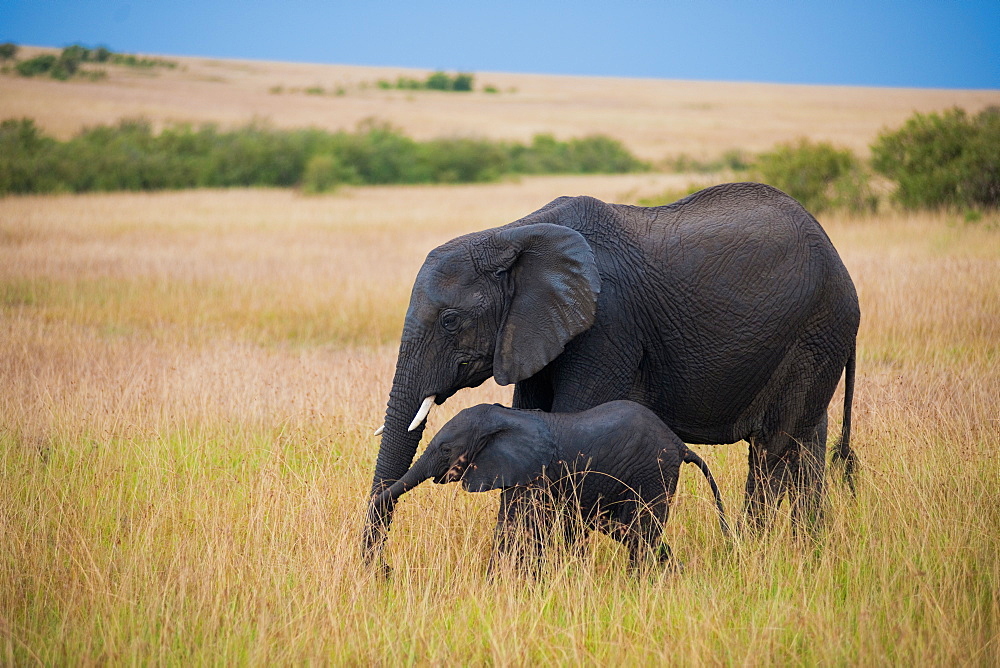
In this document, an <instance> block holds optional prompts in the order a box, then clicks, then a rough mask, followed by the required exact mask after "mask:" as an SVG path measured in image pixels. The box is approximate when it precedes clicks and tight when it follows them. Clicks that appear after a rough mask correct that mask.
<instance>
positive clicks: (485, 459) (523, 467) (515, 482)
mask: <svg viewBox="0 0 1000 668" xmlns="http://www.w3.org/2000/svg"><path fill="white" fill-rule="evenodd" d="M501 410H503V411H505V412H508V413H511V417H512V418H513V419H512V420H511V423H510V424H507V425H504V426H502V427H500V428H499V429H498V430H496V431H494V432H493V433H491V434H490V435H489V436H488V437H487V438H486V440H485V443H484V444H483V446H482V447H481V448H480V450H479V452H477V453H476V455H475V456H474V457H473V458H472V461H471V462H470V463H469V466H468V468H466V470H465V474H464V475H463V476H462V485H463V486H464V487H465V489H467V490H468V491H470V492H488V491H489V490H491V489H503V488H505V487H516V486H523V485H527V484H528V483H530V482H531V481H532V480H534V479H535V478H538V477H539V476H540V475H542V472H543V470H544V469H545V467H546V466H549V465H551V464H552V461H553V460H554V459H555V457H556V444H555V440H554V439H553V437H552V432H550V431H549V428H548V426H547V425H546V424H545V423H544V422H543V421H542V420H541V419H539V418H537V417H533V416H530V415H527V414H525V413H524V412H522V411H513V410H511V409H501Z"/></svg>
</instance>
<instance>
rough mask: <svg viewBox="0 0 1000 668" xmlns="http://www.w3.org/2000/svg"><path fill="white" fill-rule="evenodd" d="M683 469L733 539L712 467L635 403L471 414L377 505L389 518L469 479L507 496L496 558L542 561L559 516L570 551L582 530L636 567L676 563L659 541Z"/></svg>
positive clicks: (453, 424) (444, 432)
mask: <svg viewBox="0 0 1000 668" xmlns="http://www.w3.org/2000/svg"><path fill="white" fill-rule="evenodd" d="M681 462H691V463H694V464H697V465H698V468H700V469H701V471H702V473H704V474H705V477H706V478H707V479H708V483H709V485H711V487H712V493H713V494H714V495H715V503H716V507H717V508H718V512H719V524H720V526H721V527H722V531H723V533H724V534H726V535H728V533H729V530H728V524H727V522H726V517H725V511H724V510H723V507H722V499H721V498H720V496H719V488H718V486H717V485H716V484H715V480H714V479H713V477H712V473H711V471H709V469H708V465H707V464H706V463H705V461H704V460H702V459H701V457H699V456H698V455H697V454H695V453H694V452H692V451H691V450H689V449H688V448H687V446H685V445H684V443H682V442H681V440H680V439H679V438H678V437H677V436H676V435H675V434H674V433H673V432H672V431H671V430H670V429H669V428H668V427H667V426H666V425H665V424H664V423H663V422H662V421H661V420H660V419H659V418H658V417H657V416H656V415H655V414H654V413H653V412H652V411H650V410H649V409H648V408H645V407H643V406H641V405H639V404H637V403H635V402H632V401H612V402H610V403H606V404H603V405H601V406H597V407H596V408H592V409H590V410H588V411H584V412H582V413H543V412H541V411H534V410H517V409H511V408H505V407H503V406H500V405H492V406H491V405H488V404H481V405H479V406H473V407H472V408H467V409H465V410H464V411H462V412H460V413H459V414H458V415H456V416H455V417H454V418H452V420H451V421H449V422H448V424H446V425H445V426H444V427H442V429H441V431H439V432H438V433H437V435H436V436H435V437H434V438H433V440H432V441H431V442H430V444H429V445H428V446H427V449H426V450H425V451H424V453H423V455H421V456H420V458H419V459H418V460H417V461H416V462H414V463H413V466H412V467H411V468H410V470H409V471H407V472H406V474H404V475H403V477H402V478H400V479H399V480H398V481H397V482H395V483H394V484H393V485H392V486H390V487H389V488H387V489H386V490H385V491H384V492H383V493H382V495H381V496H380V497H379V499H378V501H377V503H376V504H374V505H376V506H377V505H381V506H382V508H384V509H385V510H391V509H392V506H394V505H395V503H396V501H397V500H398V499H399V497H400V496H401V495H402V494H403V493H404V492H406V491H408V490H410V489H412V488H413V487H416V486H417V485H419V484H420V483H421V482H423V481H424V480H426V479H428V478H433V479H434V482H437V483H447V482H453V481H457V480H461V481H462V484H463V485H464V486H465V489H467V490H469V491H470V492H484V491H487V490H492V489H502V490H503V493H502V494H501V497H500V504H501V505H500V516H499V521H498V523H497V536H496V539H497V540H496V549H497V552H498V554H500V555H505V554H508V553H511V552H516V553H517V556H519V557H520V558H523V557H524V556H525V554H526V552H525V549H524V548H528V550H530V551H531V552H534V553H535V554H536V555H537V556H541V550H542V549H543V545H544V543H545V540H546V538H547V536H548V535H549V533H550V529H551V528H552V526H553V523H554V520H555V519H556V513H557V512H560V511H563V512H567V511H568V512H569V513H571V515H570V516H569V517H567V518H566V521H565V522H564V523H563V526H564V531H565V538H566V539H567V540H568V541H569V542H570V544H571V545H573V544H576V543H577V542H578V540H579V538H580V534H581V531H582V529H583V528H592V529H598V530H601V531H604V532H605V533H607V534H609V535H611V536H612V537H614V538H615V539H617V540H619V541H621V542H622V543H623V544H625V546H626V547H627V548H628V550H629V557H630V560H631V563H632V565H633V567H636V568H637V567H639V566H640V565H642V564H643V563H645V562H646V560H648V559H650V558H651V557H653V556H654V555H656V556H657V557H658V559H659V561H661V562H662V561H667V560H669V559H670V549H669V548H668V547H667V546H666V545H662V544H661V542H660V541H661V538H662V534H663V526H664V524H665V523H666V521H667V514H668V511H669V504H670V499H671V497H672V496H673V494H674V492H675V491H676V490H677V479H678V476H679V473H680V465H681ZM579 520H582V522H581V521H579ZM519 538H520V539H526V540H525V542H523V543H519V542H518V539H519Z"/></svg>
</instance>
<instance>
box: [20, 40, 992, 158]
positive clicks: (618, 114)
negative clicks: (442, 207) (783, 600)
mask: <svg viewBox="0 0 1000 668" xmlns="http://www.w3.org/2000/svg"><path fill="white" fill-rule="evenodd" d="M33 52H34V51H33V50H31V49H27V50H26V51H25V53H26V55H29V54H30V53H33ZM170 59H171V60H176V61H177V62H179V63H180V65H181V66H180V67H179V68H177V69H175V70H164V69H154V70H152V71H136V70H134V69H129V68H125V67H107V68H105V69H106V70H107V72H108V76H107V78H106V79H104V80H101V81H96V82H91V81H76V80H74V81H69V82H59V81H53V80H51V79H24V78H20V77H16V76H10V75H8V76H0V118H10V117H21V116H28V117H31V118H35V119H37V121H38V122H39V124H40V125H41V127H42V128H44V129H45V130H46V131H48V132H50V133H54V134H55V135H56V136H58V137H60V138H67V137H69V136H72V135H73V134H74V133H76V132H78V131H79V130H80V129H81V128H82V127H85V126H93V125H98V124H108V123H116V122H117V121H118V120H119V119H120V118H123V117H135V116H144V117H147V118H149V119H150V120H151V121H153V122H154V124H156V125H158V126H162V125H164V124H170V123H178V122H190V123H194V124H201V123H206V122H214V123H219V124H221V125H222V126H224V127H233V126H238V125H243V124H246V123H249V122H251V121H254V120H264V121H267V122H270V123H272V124H274V125H275V126H277V127H282V128H298V127H304V126H315V127H320V128H325V129H329V130H338V129H347V130H353V129H354V127H355V126H356V125H357V124H358V122H360V121H361V120H363V119H365V118H369V117H377V118H380V119H385V120H388V121H390V122H391V123H392V124H393V125H395V126H397V127H400V128H403V129H404V130H405V131H406V132H408V133H409V134H411V135H412V136H414V137H415V138H418V139H428V138H432V137H439V136H451V135H460V136H484V137H489V138H494V139H512V140H518V141H530V139H531V137H532V136H534V135H535V134H537V133H541V132H549V133H553V134H555V135H556V136H557V137H559V138H560V139H568V138H571V137H581V136H584V135H587V134H593V133H604V134H609V135H611V136H613V137H616V138H618V139H620V140H622V141H623V142H625V144H626V145H627V146H628V147H629V148H630V149H631V150H632V151H633V152H634V153H635V154H636V155H638V156H639V157H641V158H643V159H646V160H653V161H657V160H662V159H664V158H666V157H668V156H674V155H677V154H680V153H688V154H691V155H694V156H696V157H699V158H714V157H717V156H718V155H719V154H721V153H722V152H723V151H726V150H728V149H732V148H740V149H744V150H748V151H762V150H767V149H770V148H771V147H772V146H773V145H774V144H775V143H778V142H782V141H790V140H794V139H796V138H798V137H809V138H811V139H814V140H826V141H831V142H833V143H835V144H837V145H839V146H845V147H848V148H851V149H853V150H855V151H856V152H858V153H859V154H862V155H864V154H866V153H867V150H868V146H869V144H870V143H871V142H872V140H873V139H874V138H875V137H876V135H877V134H878V132H879V131H880V130H882V129H883V128H885V127H890V128H891V127H897V126H899V125H900V124H901V123H902V122H903V121H904V120H905V119H907V118H908V117H909V116H910V115H911V114H912V113H913V112H914V111H921V112H929V111H940V110H943V109H947V108H950V107H954V106H960V107H963V108H965V109H966V110H968V111H969V112H970V113H975V112H977V111H979V110H980V109H982V108H983V107H985V106H987V105H990V104H1000V92H998V91H988V90H987V91H982V90H981V91H960V90H929V89H904V88H865V87H848V86H801V85H780V84H759V83H724V82H699V81H671V80H657V79H613V78H598V77H569V76H551V75H533V74H510V73H499V72H478V73H476V84H477V87H479V86H482V85H486V84H493V85H495V86H496V87H497V88H499V89H500V90H501V91H503V92H501V93H500V94H497V95H490V94H486V93H482V92H477V93H474V94H471V95H464V94H453V93H439V92H434V91H416V92H415V91H395V90H391V91H383V90H379V89H378V88H377V87H375V85H374V84H375V82H377V81H378V80H379V79H388V80H390V81H395V80H396V78H397V77H399V76H406V77H410V78H418V79H423V78H424V77H425V76H426V75H427V72H426V71H419V70H408V69H405V68H390V67H356V66H346V65H309V64H292V63H274V62H261V61H237V60H212V59H205V58H170ZM363 84H367V87H365V88H363V87H362V85H363ZM278 87H280V88H281V89H282V90H283V91H284V92H282V93H281V94H275V93H272V92H271V91H272V90H273V89H276V88H278ZM310 87H318V88H322V89H323V90H324V91H330V92H333V91H336V90H337V89H338V88H342V89H344V91H345V93H344V94H343V95H341V96H336V95H332V94H328V95H320V96H317V95H307V94H305V92H304V91H305V89H307V88H310Z"/></svg>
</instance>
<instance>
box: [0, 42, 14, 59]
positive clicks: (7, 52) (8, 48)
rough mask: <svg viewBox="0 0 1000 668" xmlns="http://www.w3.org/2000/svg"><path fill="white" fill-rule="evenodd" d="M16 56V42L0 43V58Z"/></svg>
mask: <svg viewBox="0 0 1000 668" xmlns="http://www.w3.org/2000/svg"><path fill="white" fill-rule="evenodd" d="M16 57H17V44H14V43H13V42H4V43H3V44H0V60H11V59H12V58H16Z"/></svg>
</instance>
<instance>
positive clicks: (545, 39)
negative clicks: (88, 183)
mask: <svg viewBox="0 0 1000 668" xmlns="http://www.w3.org/2000/svg"><path fill="white" fill-rule="evenodd" d="M0 41H13V42H17V43H19V44H33V45H44V46H66V45H68V44H72V43H77V42H79V43H83V44H85V45H88V46H97V45H106V46H109V47H111V48H112V49H114V50H116V51H125V52H141V53H155V54H169V55H191V56H210V57H221V58H249V59H260V60H287V61H298V62H316V63H345V64H358V65H390V66H405V67H418V68H427V69H446V70H464V71H470V72H483V71H501V72H539V73H552V74H581V75H599V76H601V75H606V76H629V77H651V78H667V79H700V80H718V81H766V82H779V83H816V84H848V85H867V86H907V87H909V86H913V87H930V88H990V89H1000V0H969V1H964V2H963V1H961V0H939V1H938V2H928V1H925V0H906V1H896V0H892V1H890V0H869V1H867V2H865V1H857V0H823V1H822V2H810V1H805V0H799V1H794V0H732V1H730V0H718V1H715V2H711V1H703V2H697V1H695V0H660V1H659V2H655V1H651V0H645V1H643V0H619V1H618V2H612V1H610V0H600V1H592V0H575V1H574V2H547V1H544V0H535V1H534V2H532V1H530V0H528V1H523V0H505V1H502V2H501V1H499V0H493V1H492V2H489V3H483V2H478V1H475V0H468V1H466V2H434V1H431V0H409V1H405V2H403V1H396V0H357V1H355V2H339V1H338V0H307V1H304V2H296V1H295V0H240V1H239V2H236V1H228V0H227V1H224V2H212V1H211V0H171V1H170V2H167V1H165V0H160V1H157V2H151V1H148V0H103V1H97V0H0Z"/></svg>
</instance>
